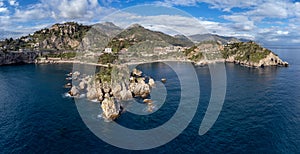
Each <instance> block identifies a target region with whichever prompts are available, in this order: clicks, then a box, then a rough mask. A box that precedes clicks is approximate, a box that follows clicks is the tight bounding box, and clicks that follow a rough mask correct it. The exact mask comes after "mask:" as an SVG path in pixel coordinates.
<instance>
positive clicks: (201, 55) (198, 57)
mask: <svg viewBox="0 0 300 154" xmlns="http://www.w3.org/2000/svg"><path fill="white" fill-rule="evenodd" d="M203 58H204V56H203V53H202V52H198V53H197V54H196V55H193V56H192V57H191V58H190V59H191V60H192V61H199V60H201V59H203Z"/></svg>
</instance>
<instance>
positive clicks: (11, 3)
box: [8, 0, 19, 6]
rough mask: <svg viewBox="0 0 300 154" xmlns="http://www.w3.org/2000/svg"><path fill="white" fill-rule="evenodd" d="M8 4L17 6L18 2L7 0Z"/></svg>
mask: <svg viewBox="0 0 300 154" xmlns="http://www.w3.org/2000/svg"><path fill="white" fill-rule="evenodd" d="M8 3H9V5H11V6H18V5H19V3H18V2H17V1H16V0H8Z"/></svg>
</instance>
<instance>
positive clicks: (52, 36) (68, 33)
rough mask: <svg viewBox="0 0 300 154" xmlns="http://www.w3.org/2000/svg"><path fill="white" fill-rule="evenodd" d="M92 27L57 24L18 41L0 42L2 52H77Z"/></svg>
mask: <svg viewBox="0 0 300 154" xmlns="http://www.w3.org/2000/svg"><path fill="white" fill-rule="evenodd" d="M90 28H91V27H90V26H84V25H81V24H78V23H75V22H67V23H64V24H55V25H53V26H52V27H50V28H44V29H42V30H39V31H36V32H35V33H34V34H32V35H28V36H23V37H21V38H18V39H15V40H14V39H12V38H10V39H6V40H4V41H0V48H1V50H2V51H4V52H5V51H18V50H19V49H24V50H31V51H34V50H40V51H41V50H53V51H62V50H75V49H77V47H78V45H79V44H80V42H81V41H82V39H83V38H84V36H85V35H86V33H87V32H88V31H89V30H90Z"/></svg>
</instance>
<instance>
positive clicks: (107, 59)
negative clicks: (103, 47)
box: [98, 53, 118, 64]
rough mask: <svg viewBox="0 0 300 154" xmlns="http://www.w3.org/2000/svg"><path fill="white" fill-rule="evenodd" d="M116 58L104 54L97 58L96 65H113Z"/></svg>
mask: <svg viewBox="0 0 300 154" xmlns="http://www.w3.org/2000/svg"><path fill="white" fill-rule="evenodd" d="M117 58H118V56H117V55H116V54H108V53H104V54H102V55H101V56H100V57H99V61H98V63H100V64H108V63H113V62H114V61H115V60H116V59H117Z"/></svg>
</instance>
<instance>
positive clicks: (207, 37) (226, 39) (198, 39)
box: [189, 34, 245, 44]
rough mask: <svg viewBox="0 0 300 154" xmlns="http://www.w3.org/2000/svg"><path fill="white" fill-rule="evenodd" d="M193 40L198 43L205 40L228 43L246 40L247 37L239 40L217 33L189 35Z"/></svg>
mask: <svg viewBox="0 0 300 154" xmlns="http://www.w3.org/2000/svg"><path fill="white" fill-rule="evenodd" d="M189 38H191V40H192V41H194V42H196V43H200V42H204V41H220V42H222V44H227V43H228V42H244V41H245V39H243V40H239V39H237V38H235V37H227V36H219V35H215V34H196V35H191V36H189Z"/></svg>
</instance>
